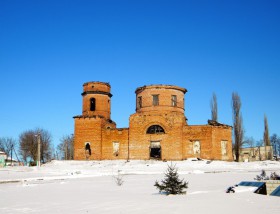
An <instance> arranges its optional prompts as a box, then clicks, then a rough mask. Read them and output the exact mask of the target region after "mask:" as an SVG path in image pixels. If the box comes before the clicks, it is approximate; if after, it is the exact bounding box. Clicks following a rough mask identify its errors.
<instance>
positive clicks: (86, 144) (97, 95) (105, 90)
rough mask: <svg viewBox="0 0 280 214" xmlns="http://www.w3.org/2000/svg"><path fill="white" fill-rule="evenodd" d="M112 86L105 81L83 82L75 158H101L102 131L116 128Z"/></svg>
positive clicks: (76, 118)
mask: <svg viewBox="0 0 280 214" xmlns="http://www.w3.org/2000/svg"><path fill="white" fill-rule="evenodd" d="M110 92H111V86H110V84H109V83H104V82H87V83H84V84H83V93H82V97H83V107H82V115H78V116H75V117H74V119H75V128H74V159H76V160H101V159H102V153H103V152H102V141H103V137H102V132H104V130H107V129H111V128H116V124H115V122H113V121H112V120H111V97H112V94H111V93H110Z"/></svg>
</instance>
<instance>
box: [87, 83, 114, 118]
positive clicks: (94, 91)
mask: <svg viewBox="0 0 280 214" xmlns="http://www.w3.org/2000/svg"><path fill="white" fill-rule="evenodd" d="M83 88H84V90H83V93H82V96H83V116H89V117H90V116H99V117H104V118H105V119H110V118H111V97H112V96H113V95H112V94H111V93H110V92H111V86H110V84H109V83H104V82H87V83H85V84H84V85H83Z"/></svg>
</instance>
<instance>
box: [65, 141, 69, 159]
mask: <svg viewBox="0 0 280 214" xmlns="http://www.w3.org/2000/svg"><path fill="white" fill-rule="evenodd" d="M64 145H65V151H64V152H65V157H64V159H65V160H67V152H68V145H67V140H65V141H64Z"/></svg>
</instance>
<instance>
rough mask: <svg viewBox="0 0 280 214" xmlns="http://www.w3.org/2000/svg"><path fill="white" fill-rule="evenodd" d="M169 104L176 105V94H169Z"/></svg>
mask: <svg viewBox="0 0 280 214" xmlns="http://www.w3.org/2000/svg"><path fill="white" fill-rule="evenodd" d="M171 105H172V106H177V96H176V95H172V96H171Z"/></svg>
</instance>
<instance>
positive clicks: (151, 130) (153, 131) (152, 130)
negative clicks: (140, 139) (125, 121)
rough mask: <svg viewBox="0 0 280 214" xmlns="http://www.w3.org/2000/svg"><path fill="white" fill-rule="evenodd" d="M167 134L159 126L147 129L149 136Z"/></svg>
mask: <svg viewBox="0 0 280 214" xmlns="http://www.w3.org/2000/svg"><path fill="white" fill-rule="evenodd" d="M158 133H163V134H164V133H165V131H164V129H163V128H162V127H161V126H159V125H152V126H150V127H149V128H148V129H147V134H158Z"/></svg>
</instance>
